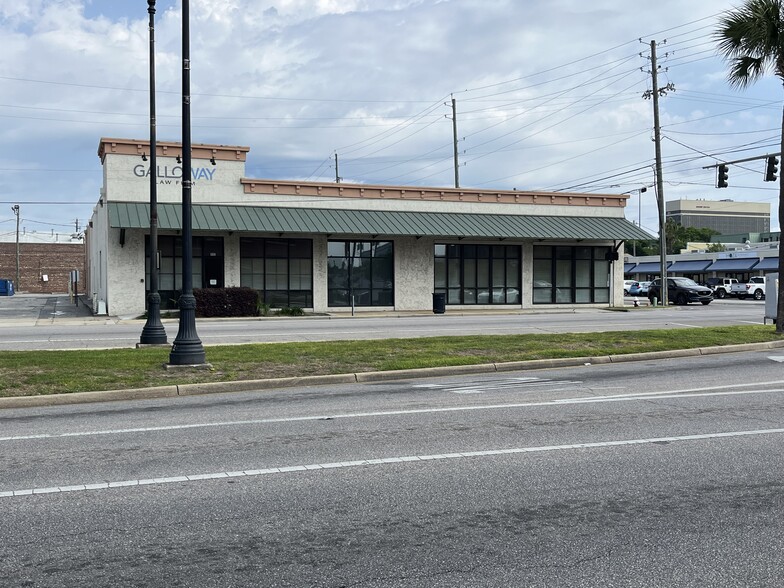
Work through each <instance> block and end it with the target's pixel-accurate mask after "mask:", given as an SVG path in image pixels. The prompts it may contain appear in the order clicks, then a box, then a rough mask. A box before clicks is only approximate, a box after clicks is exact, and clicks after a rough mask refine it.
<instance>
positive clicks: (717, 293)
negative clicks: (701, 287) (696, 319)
mask: <svg viewBox="0 0 784 588" xmlns="http://www.w3.org/2000/svg"><path fill="white" fill-rule="evenodd" d="M707 286H708V288H710V289H711V290H713V296H714V298H726V297H727V296H736V295H737V292H733V290H734V289H735V287H736V286H745V284H741V283H740V282H738V280H736V279H735V278H708V283H707ZM743 291H744V292H745V291H746V289H745V288H743Z"/></svg>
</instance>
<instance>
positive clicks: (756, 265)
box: [624, 242, 779, 284]
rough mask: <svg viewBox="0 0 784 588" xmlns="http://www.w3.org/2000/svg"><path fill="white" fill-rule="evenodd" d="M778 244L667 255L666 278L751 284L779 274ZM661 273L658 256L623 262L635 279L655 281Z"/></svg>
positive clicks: (636, 258) (626, 269) (629, 258)
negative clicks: (736, 281)
mask: <svg viewBox="0 0 784 588" xmlns="http://www.w3.org/2000/svg"><path fill="white" fill-rule="evenodd" d="M778 269H779V244H778V243H777V242H776V243H763V244H759V245H757V246H754V247H752V246H749V245H748V244H746V245H741V244H738V246H736V247H731V248H729V250H727V251H721V252H716V253H706V252H705V251H701V252H700V251H697V252H691V253H681V254H676V255H668V256H667V275H669V276H683V277H686V278H691V279H692V280H694V281H695V282H697V283H700V284H704V283H706V282H707V281H708V279H709V278H736V279H737V280H738V281H740V282H748V281H749V278H751V277H752V276H764V275H767V274H769V273H774V272H778ZM660 273H661V260H660V259H659V256H658V255H657V256H650V255H649V256H644V257H632V256H627V257H626V258H625V259H624V275H625V276H626V277H627V278H629V279H633V280H653V279H655V278H658V277H659V274H660Z"/></svg>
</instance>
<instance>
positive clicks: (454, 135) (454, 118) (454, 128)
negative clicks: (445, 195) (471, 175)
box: [452, 96, 460, 188]
mask: <svg viewBox="0 0 784 588" xmlns="http://www.w3.org/2000/svg"><path fill="white" fill-rule="evenodd" d="M452 146H453V149H454V154H455V188H459V187H460V174H459V172H458V169H459V168H460V163H459V162H458V161H457V104H456V103H455V98H454V96H453V97H452Z"/></svg>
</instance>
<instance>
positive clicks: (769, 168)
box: [765, 155, 779, 182]
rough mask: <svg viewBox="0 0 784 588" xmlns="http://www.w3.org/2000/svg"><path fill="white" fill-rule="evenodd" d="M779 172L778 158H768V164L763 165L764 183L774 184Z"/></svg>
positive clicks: (771, 156)
mask: <svg viewBox="0 0 784 588" xmlns="http://www.w3.org/2000/svg"><path fill="white" fill-rule="evenodd" d="M778 172H779V158H778V157H776V156H775V155H770V156H768V163H767V164H766V165H765V181H766V182H775V181H776V174H778Z"/></svg>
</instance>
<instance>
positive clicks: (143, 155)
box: [142, 153, 147, 161]
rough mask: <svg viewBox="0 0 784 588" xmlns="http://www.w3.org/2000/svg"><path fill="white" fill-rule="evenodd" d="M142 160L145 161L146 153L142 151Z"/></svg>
mask: <svg viewBox="0 0 784 588" xmlns="http://www.w3.org/2000/svg"><path fill="white" fill-rule="evenodd" d="M142 161H147V154H146V153H142Z"/></svg>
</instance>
